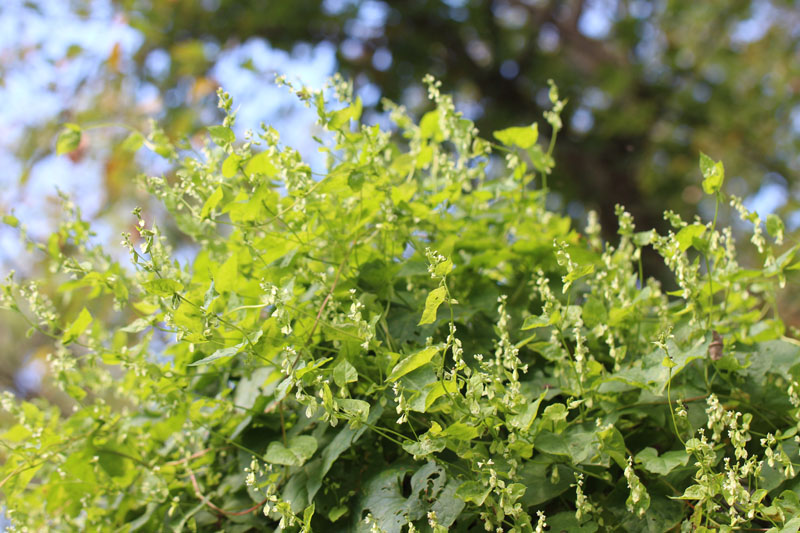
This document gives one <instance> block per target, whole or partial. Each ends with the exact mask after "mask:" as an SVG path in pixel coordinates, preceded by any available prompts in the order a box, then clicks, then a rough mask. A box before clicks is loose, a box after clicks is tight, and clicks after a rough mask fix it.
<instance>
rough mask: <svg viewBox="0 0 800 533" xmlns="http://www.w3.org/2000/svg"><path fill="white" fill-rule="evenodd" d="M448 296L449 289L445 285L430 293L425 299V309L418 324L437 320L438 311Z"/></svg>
mask: <svg viewBox="0 0 800 533" xmlns="http://www.w3.org/2000/svg"><path fill="white" fill-rule="evenodd" d="M446 297H447V289H445V288H444V287H437V288H435V289H433V290H432V291H431V292H429V293H428V297H427V298H426V299H425V310H424V311H423V312H422V318H420V320H419V322H418V323H417V325H418V326H422V325H424V324H432V323H434V322H435V321H436V311H438V309H439V306H440V305H441V304H442V302H444V299H445V298H446Z"/></svg>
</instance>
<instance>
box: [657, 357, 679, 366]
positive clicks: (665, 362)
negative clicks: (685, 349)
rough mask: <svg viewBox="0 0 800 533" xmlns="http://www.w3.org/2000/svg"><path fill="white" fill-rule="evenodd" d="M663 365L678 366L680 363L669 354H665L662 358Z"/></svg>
mask: <svg viewBox="0 0 800 533" xmlns="http://www.w3.org/2000/svg"><path fill="white" fill-rule="evenodd" d="M661 366H663V367H664V368H675V367H676V366H678V363H676V362H675V361H673V360H672V359H670V357H669V356H668V355H665V356H664V359H662V360H661Z"/></svg>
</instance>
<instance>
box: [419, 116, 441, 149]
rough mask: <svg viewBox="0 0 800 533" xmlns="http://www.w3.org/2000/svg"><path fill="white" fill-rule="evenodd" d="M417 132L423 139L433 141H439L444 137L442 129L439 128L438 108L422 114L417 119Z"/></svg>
mask: <svg viewBox="0 0 800 533" xmlns="http://www.w3.org/2000/svg"><path fill="white" fill-rule="evenodd" d="M419 132H420V135H421V136H422V138H423V139H433V140H434V141H435V142H441V141H442V140H443V139H444V137H443V135H442V130H441V128H439V110H438V109H434V110H433V111H428V112H427V113H425V114H424V115H422V118H421V119H420V121H419Z"/></svg>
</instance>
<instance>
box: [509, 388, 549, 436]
mask: <svg viewBox="0 0 800 533" xmlns="http://www.w3.org/2000/svg"><path fill="white" fill-rule="evenodd" d="M546 395H547V391H545V392H543V393H541V394H540V395H539V397H538V398H537V399H536V401H534V402H531V403H529V404H526V405H525V406H524V407H523V408H521V409H520V411H519V413H518V414H516V415H511V416H510V417H508V419H507V420H508V424H509V425H510V426H511V427H513V428H515V429H518V430H520V431H528V429H530V427H531V424H533V421H534V420H535V419H536V415H537V414H538V413H539V405H541V403H542V400H544V397H545V396H546Z"/></svg>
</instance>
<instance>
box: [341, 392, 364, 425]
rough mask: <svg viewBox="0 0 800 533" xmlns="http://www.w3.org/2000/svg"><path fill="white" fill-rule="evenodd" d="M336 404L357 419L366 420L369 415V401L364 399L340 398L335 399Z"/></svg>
mask: <svg viewBox="0 0 800 533" xmlns="http://www.w3.org/2000/svg"><path fill="white" fill-rule="evenodd" d="M336 405H337V406H338V407H339V408H340V409H341V410H342V411H344V412H345V413H347V414H348V415H350V416H351V417H354V418H355V420H357V421H360V422H366V421H367V417H369V403H368V402H365V401H364V400H354V399H352V398H340V399H338V400H336Z"/></svg>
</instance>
